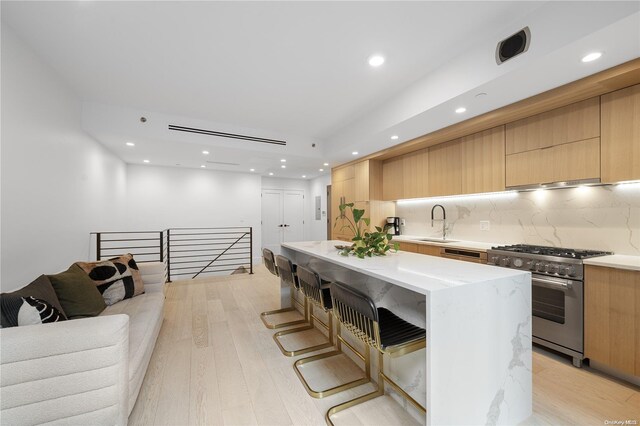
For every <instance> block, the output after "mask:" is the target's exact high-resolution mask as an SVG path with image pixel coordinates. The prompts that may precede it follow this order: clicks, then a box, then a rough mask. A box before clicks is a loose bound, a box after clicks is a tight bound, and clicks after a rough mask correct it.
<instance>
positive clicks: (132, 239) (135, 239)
mask: <svg viewBox="0 0 640 426" xmlns="http://www.w3.org/2000/svg"><path fill="white" fill-rule="evenodd" d="M113 241H160V237H156V238H127V239H125V240H120V239H118V240H105V239H104V238H101V239H100V242H102V243H110V242H113Z"/></svg>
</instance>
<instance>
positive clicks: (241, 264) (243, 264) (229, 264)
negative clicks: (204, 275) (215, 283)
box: [171, 262, 248, 271]
mask: <svg viewBox="0 0 640 426" xmlns="http://www.w3.org/2000/svg"><path fill="white" fill-rule="evenodd" d="M245 265H248V263H244V262H242V263H225V264H224V265H218V267H221V266H245ZM210 268H213V266H210V267H209V268H206V269H205V271H208V270H210ZM185 269H195V270H202V268H201V267H199V266H190V267H184V268H171V270H172V271H180V270H185Z"/></svg>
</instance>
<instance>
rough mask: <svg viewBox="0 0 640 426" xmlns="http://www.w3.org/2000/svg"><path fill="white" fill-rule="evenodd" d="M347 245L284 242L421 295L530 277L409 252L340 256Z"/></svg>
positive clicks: (518, 272) (492, 267)
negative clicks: (507, 278)
mask: <svg viewBox="0 0 640 426" xmlns="http://www.w3.org/2000/svg"><path fill="white" fill-rule="evenodd" d="M344 244H345V242H344V241H303V242H294V243H283V244H282V246H283V247H285V248H288V249H291V250H296V251H299V252H302V253H305V254H308V255H311V256H316V257H318V258H320V259H323V260H325V261H327V262H331V263H334V264H336V265H340V266H342V267H345V268H347V269H351V270H353V271H356V272H360V273H363V274H366V275H369V276H372V277H375V278H378V279H380V280H383V281H386V282H389V283H392V284H395V285H398V286H401V287H404V288H407V289H409V290H412V291H415V292H417V293H421V294H429V293H431V292H434V291H438V290H444V289H448V288H452V287H460V286H464V285H470V284H475V283H483V282H487V281H492V280H496V279H501V278H506V277H514V276H520V275H523V274H530V273H529V272H523V271H518V270H514V269H508V268H500V267H495V266H490V265H483V264H477V263H471V262H462V261H458V260H453V259H445V258H441V257H436V256H425V255H423V254H418V253H409V252H398V253H388V254H387V255H386V256H375V257H371V258H365V259H358V258H357V257H355V256H351V255H350V256H342V255H340V254H339V253H338V250H337V249H336V248H335V245H344ZM321 275H322V274H321Z"/></svg>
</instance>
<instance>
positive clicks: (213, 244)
mask: <svg viewBox="0 0 640 426" xmlns="http://www.w3.org/2000/svg"><path fill="white" fill-rule="evenodd" d="M193 241H202V240H193ZM172 242H173V241H172ZM236 244H249V242H248V241H247V242H244V241H241V242H238V243H236ZM223 245H227V246H230V245H231V243H189V244H171V246H172V247H189V246H223Z"/></svg>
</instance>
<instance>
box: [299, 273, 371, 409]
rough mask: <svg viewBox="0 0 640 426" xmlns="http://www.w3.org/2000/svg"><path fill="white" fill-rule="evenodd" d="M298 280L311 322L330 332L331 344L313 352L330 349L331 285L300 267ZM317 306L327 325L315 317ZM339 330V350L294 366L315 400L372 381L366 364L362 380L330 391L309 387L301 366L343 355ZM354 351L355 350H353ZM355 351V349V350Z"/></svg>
mask: <svg viewBox="0 0 640 426" xmlns="http://www.w3.org/2000/svg"><path fill="white" fill-rule="evenodd" d="M298 279H299V281H300V287H301V288H302V291H303V293H304V294H305V296H306V297H307V299H309V306H310V309H311V322H312V324H313V320H316V321H318V322H319V323H320V324H321V325H322V326H323V327H324V328H326V329H327V330H328V332H329V342H328V343H325V344H322V345H318V346H317V347H315V348H313V349H312V350H319V349H324V348H329V347H332V346H333V344H334V336H333V312H332V306H333V305H332V303H331V293H330V290H329V283H328V282H326V281H324V282H323V281H322V280H321V279H320V276H319V275H318V274H317V273H316V272H314V271H312V270H311V269H307V268H304V267H302V266H298ZM314 306H316V307H318V308H320V309H322V310H323V311H324V312H325V313H326V314H327V318H328V320H327V324H325V323H324V322H322V321H321V320H320V319H318V317H316V316H315V315H313V307H314ZM337 329H338V336H339V338H338V340H337V342H336V345H337V347H338V349H337V350H333V351H329V352H324V353H321V354H318V355H313V356H310V357H307V358H301V359H299V360H297V361H296V362H295V363H294V364H293V369H294V370H295V372H296V374H297V375H298V378H299V379H300V381H301V382H302V384H303V385H304V387H305V389H306V390H307V393H308V394H309V395H311V396H312V397H314V398H324V397H325V396H329V395H333V394H336V393H338V392H342V391H345V390H347V389H351V388H354V387H356V386H360V385H363V384H365V383H368V382H369V381H370V379H369V369H370V363H368V362H366V363H365V364H366V366H365V367H366V371H367V374H366V376H365V377H363V378H360V379H356V380H353V381H350V382H347V383H344V384H341V385H338V386H334V387H332V388H328V389H322V390H315V389H312V388H311V386H310V385H309V383H308V382H307V381H306V380H305V378H304V375H303V374H302V371H301V370H300V368H299V367H300V366H302V365H305V364H309V363H312V362H314V361H318V360H320V359H325V358H330V357H334V356H338V355H342V354H343V352H342V350H341V349H342V340H341V339H342V337H341V336H340V323H338V324H337ZM345 343H346V344H347V345H349V344H348V343H347V342H345ZM349 347H350V348H351V345H349ZM352 349H353V348H352ZM353 350H354V351H355V349H353ZM355 352H356V354H357V355H359V356H360V358H361V359H363V360H364V357H365V356H364V355H363V354H360V353H359V352H358V351H355Z"/></svg>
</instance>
